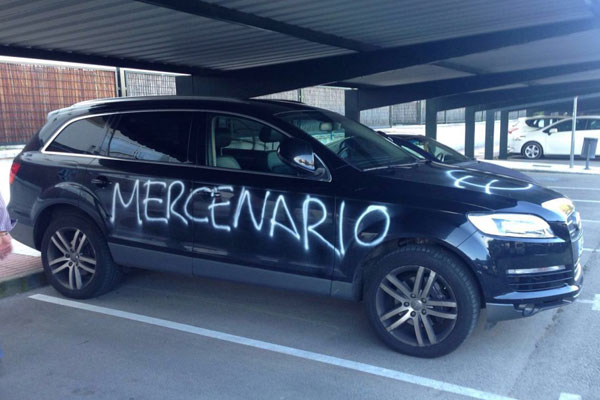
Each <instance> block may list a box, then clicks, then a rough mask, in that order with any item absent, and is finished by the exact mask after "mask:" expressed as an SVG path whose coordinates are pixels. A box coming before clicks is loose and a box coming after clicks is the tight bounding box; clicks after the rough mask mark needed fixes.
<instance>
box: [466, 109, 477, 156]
mask: <svg viewBox="0 0 600 400" xmlns="http://www.w3.org/2000/svg"><path fill="white" fill-rule="evenodd" d="M465 156H467V157H471V158H473V157H475V108H474V107H466V108H465Z"/></svg>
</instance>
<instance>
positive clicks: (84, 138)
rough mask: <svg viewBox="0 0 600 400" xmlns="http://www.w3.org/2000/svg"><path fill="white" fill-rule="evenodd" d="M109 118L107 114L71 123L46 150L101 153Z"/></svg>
mask: <svg viewBox="0 0 600 400" xmlns="http://www.w3.org/2000/svg"><path fill="white" fill-rule="evenodd" d="M107 119H108V117H107V116H101V117H92V118H85V119H80V120H79V121H75V122H73V123H71V124H69V125H68V126H67V127H66V128H65V129H63V130H62V131H61V132H60V133H59V134H58V136H57V137H56V138H55V139H54V141H52V143H50V145H49V146H48V147H47V148H46V150H47V151H56V152H60V153H74V154H94V155H98V154H100V148H101V146H102V142H103V141H104V138H105V136H106V121H107Z"/></svg>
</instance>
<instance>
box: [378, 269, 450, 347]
mask: <svg viewBox="0 0 600 400" xmlns="http://www.w3.org/2000/svg"><path fill="white" fill-rule="evenodd" d="M376 310H377V315H378V316H379V320H380V322H381V324H383V326H384V327H385V329H386V330H387V331H388V332H389V333H390V334H391V335H393V336H394V337H395V338H396V339H398V340H400V341H402V342H404V343H406V344H409V345H411V346H418V347H423V346H432V345H435V344H437V343H440V342H442V341H443V340H444V339H446V338H447V337H448V335H450V333H451V332H452V331H453V329H454V327H455V325H456V319H457V317H458V311H459V310H458V307H457V301H456V297H455V295H454V291H453V290H452V288H451V287H450V285H449V284H448V282H447V281H446V280H445V279H444V278H443V276H441V275H440V274H438V273H436V272H435V271H433V270H431V269H429V268H426V267H423V266H403V267H399V268H397V269H395V270H393V271H392V272H390V273H389V274H387V275H386V276H385V278H384V279H383V280H382V281H381V283H380V284H379V288H378V290H377V294H376Z"/></svg>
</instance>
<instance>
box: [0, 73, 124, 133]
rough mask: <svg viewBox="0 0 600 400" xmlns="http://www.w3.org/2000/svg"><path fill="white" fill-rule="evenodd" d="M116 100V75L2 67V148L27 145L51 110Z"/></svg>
mask: <svg viewBox="0 0 600 400" xmlns="http://www.w3.org/2000/svg"><path fill="white" fill-rule="evenodd" d="M114 96H115V73H114V71H107V70H93V69H85V68H74V67H63V66H51V65H35V64H12V63H0V145H3V144H22V143H26V142H27V141H28V140H29V139H30V138H31V136H32V135H33V134H35V133H36V132H37V131H38V130H39V129H40V127H41V126H42V125H43V124H44V122H45V121H46V115H47V114H48V112H50V111H52V110H56V109H58V108H63V107H68V106H70V105H72V104H73V103H77V102H79V101H83V100H90V99H97V98H104V97H114Z"/></svg>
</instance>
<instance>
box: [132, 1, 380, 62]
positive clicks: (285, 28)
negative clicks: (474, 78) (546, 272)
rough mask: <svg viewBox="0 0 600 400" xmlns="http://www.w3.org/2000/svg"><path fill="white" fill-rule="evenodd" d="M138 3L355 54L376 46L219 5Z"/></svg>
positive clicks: (162, 2) (168, 2)
mask: <svg viewBox="0 0 600 400" xmlns="http://www.w3.org/2000/svg"><path fill="white" fill-rule="evenodd" d="M135 1H138V2H140V3H147V4H150V5H153V6H157V7H162V8H168V9H170V10H175V11H179V12H184V13H187V14H192V15H197V16H199V17H203V18H209V19H213V20H217V21H222V22H227V23H233V24H237V25H243V26H246V27H251V28H256V29H262V30H265V31H270V32H277V33H281V34H284V35H287V36H292V37H295V38H297V39H302V40H306V41H309V42H314V43H319V44H323V45H327V46H332V47H338V48H343V49H348V50H353V51H358V52H367V51H372V50H377V49H378V48H379V47H377V46H374V45H371V44H367V43H362V42H359V41H356V40H351V39H346V38H343V37H340V36H336V35H331V34H328V33H323V32H319V31H315V30H312V29H308V28H302V27H300V26H297V25H292V24H288V23H285V22H281V21H276V20H274V19H271V18H265V17H260V16H258V15H254V14H249V13H245V12H242V11H238V10H235V9H232V8H227V7H223V6H220V5H218V4H212V3H207V2H204V1H197V0H195V1H190V0H135Z"/></svg>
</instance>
